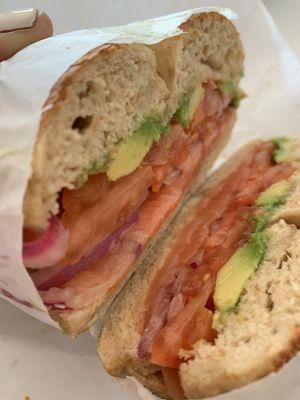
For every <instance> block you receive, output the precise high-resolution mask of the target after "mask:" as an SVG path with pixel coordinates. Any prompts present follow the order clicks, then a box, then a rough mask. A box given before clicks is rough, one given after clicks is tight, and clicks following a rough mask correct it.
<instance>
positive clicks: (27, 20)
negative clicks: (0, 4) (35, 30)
mask: <svg viewBox="0 0 300 400" xmlns="http://www.w3.org/2000/svg"><path fill="white" fill-rule="evenodd" d="M37 17H38V11H37V10H35V9H33V8H28V9H26V10H16V11H7V12H4V13H0V33H4V32H11V31H15V30H19V29H26V28H32V27H33V26H34V25H35V22H36V20H37Z"/></svg>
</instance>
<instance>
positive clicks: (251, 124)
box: [0, 0, 300, 400]
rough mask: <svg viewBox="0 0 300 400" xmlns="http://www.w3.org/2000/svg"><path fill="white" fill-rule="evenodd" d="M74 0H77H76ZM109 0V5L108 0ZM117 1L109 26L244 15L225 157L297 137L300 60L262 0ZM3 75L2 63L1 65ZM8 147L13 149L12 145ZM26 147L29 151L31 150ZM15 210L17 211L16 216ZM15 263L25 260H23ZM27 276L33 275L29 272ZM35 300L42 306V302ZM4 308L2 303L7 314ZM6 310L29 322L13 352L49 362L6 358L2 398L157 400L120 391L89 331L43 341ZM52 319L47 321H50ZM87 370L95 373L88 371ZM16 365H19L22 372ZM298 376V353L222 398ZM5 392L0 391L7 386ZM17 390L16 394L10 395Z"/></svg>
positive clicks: (296, 390)
mask: <svg viewBox="0 0 300 400" xmlns="http://www.w3.org/2000/svg"><path fill="white" fill-rule="evenodd" d="M45 3H46V2H45ZM69 3H70V2H69ZM73 3H74V1H73V0H72V4H73ZM96 3H97V4H98V3H99V7H101V4H102V6H103V5H104V2H102V3H101V2H99V1H97V2H94V5H95V4H96ZM105 3H106V4H108V3H107V2H105ZM112 3H113V2H112ZM112 3H110V4H109V5H107V8H105V7H103V12H101V13H98V15H99V19H101V18H102V22H103V21H105V23H106V22H107V24H109V23H110V22H111V20H110V19H109V18H107V16H111V15H113V13H114V11H113V10H116V11H117V12H118V14H117V18H116V19H118V18H119V20H121V21H122V23H123V22H125V20H135V19H137V18H140V17H141V16H142V17H144V16H149V15H155V14H156V15H163V14H164V13H166V12H175V11H178V10H182V9H185V8H192V7H196V6H201V5H213V4H215V5H219V6H227V7H230V8H231V9H233V10H234V11H236V12H237V13H238V15H239V19H238V20H237V22H236V23H237V25H238V27H239V29H240V31H241V34H242V38H243V42H244V45H245V48H246V56H247V60H246V77H245V78H244V79H243V83H242V86H243V88H244V89H245V90H246V91H247V93H248V96H249V97H248V99H246V100H244V102H243V104H242V107H241V109H240V110H239V121H238V123H237V125H236V128H235V131H234V136H233V139H232V141H231V145H230V146H228V147H227V149H226V150H225V152H224V154H223V157H226V155H228V154H229V153H230V152H232V151H233V150H234V149H235V148H236V147H237V146H239V145H240V144H242V142H246V141H249V140H251V139H252V138H254V137H265V138H266V139H267V138H269V137H272V136H274V135H283V134H287V135H295V134H297V133H299V132H300V112H299V110H300V82H299V79H300V66H299V62H298V60H297V59H296V58H295V56H294V55H293V53H291V51H290V50H289V48H288V46H287V45H286V43H285V42H284V40H283V38H282V36H281V35H280V33H279V32H278V30H277V29H276V27H275V26H274V23H273V21H272V20H271V18H270V16H269V15H268V13H267V12H266V10H265V9H264V7H263V6H262V4H261V3H260V2H259V1H257V0H247V1H245V0H244V1H243V0H228V1H222V0H220V1H218V0H216V1H210V0H209V1H198V0H160V1H158V0H147V1H142V0H126V7H125V6H123V7H122V6H121V3H119V2H116V3H115V5H114V4H112ZM117 3H118V5H117ZM51 4H53V2H51ZM76 4H77V2H76ZM89 4H91V2H89ZM291 12H292V11H291ZM151 13H152V14H151ZM75 18H76V14H75ZM77 18H78V23H80V9H78V13H77ZM116 19H115V20H116ZM115 20H114V21H115ZM48 61H49V57H48ZM1 75H2V67H1V68H0V76H1ZM2 87H3V85H2V80H0V132H1V133H0V151H1V156H0V182H1V185H0V189H1V191H0V216H1V215H3V214H2V212H5V213H7V220H6V222H5V223H6V225H7V226H6V228H9V226H10V224H13V223H14V222H15V221H17V220H18V219H20V215H19V214H17V213H16V210H17V209H18V206H17V201H16V198H17V197H18V196H19V195H20V196H22V191H23V189H22V188H20V193H15V196H16V198H15V197H14V196H12V197H11V198H10V201H7V200H6V204H7V205H9V206H10V207H8V208H7V209H6V208H4V207H3V203H2V200H3V197H2V195H1V192H2V188H3V189H5V190H7V193H9V190H11V189H12V188H11V186H10V183H9V182H8V180H7V179H4V178H5V174H6V173H10V172H9V171H8V170H7V169H5V168H4V169H2V159H3V158H4V154H2V149H3V142H2V140H3V139H2V128H3V126H2V125H3V123H2V118H3V114H4V112H3V111H2V107H3V104H2V101H1V97H2ZM7 95H8V96H9V95H10V93H9V92H7ZM14 123H15V124H16V126H19V125H20V124H21V122H19V121H14ZM16 143H17V144H18V147H17V149H19V148H22V149H24V148H25V150H24V151H23V153H22V156H21V155H20V154H19V155H18V156H17V157H16V158H14V160H16V161H18V162H20V164H21V163H22V162H23V163H24V159H26V157H28V153H26V145H28V143H26V141H25V143H23V138H22V135H18V140H16ZM22 146H23V147H22ZM10 150H11V151H15V149H14V148H12V149H10ZM27 151H28V152H30V149H29V150H27ZM6 157H9V155H6ZM5 164H6V165H7V168H8V169H10V164H9V162H7V160H6V161H5ZM14 173H15V175H12V177H14V176H17V175H18V174H19V173H21V178H22V179H21V182H23V180H24V179H27V176H28V173H29V172H28V170H27V169H25V170H23V169H22V168H21V167H20V171H18V168H16V171H15V172H14ZM2 185H3V186H2ZM7 196H8V194H7V195H5V197H6V198H7ZM14 215H15V217H13V216H14ZM1 219H2V218H1ZM1 219H0V221H1ZM3 226H4V225H1V223H0V232H1V233H3ZM19 228H20V227H19ZM19 228H18V229H19ZM12 229H14V228H12ZM0 237H1V239H2V242H3V243H5V246H8V247H9V242H10V238H12V237H13V238H14V240H16V241H17V244H16V242H15V243H13V246H16V245H17V246H21V243H20V240H21V238H20V236H18V235H14V236H13V235H12V233H11V232H10V230H9V229H8V230H7V231H5V236H2V234H1V235H0ZM13 246H12V247H13ZM17 261H18V262H19V261H20V260H17ZM1 263H2V261H1ZM1 268H2V267H1ZM23 278H24V279H25V280H28V278H27V277H23ZM18 279H19V277H18ZM27 283H28V282H27ZM27 283H26V284H27ZM0 286H1V284H0ZM30 300H31V299H30ZM36 304H37V305H39V303H36ZM4 306H5V305H3V307H1V308H2V314H3V312H4ZM7 310H8V312H10V314H9V315H11V316H12V321H10V322H11V325H12V326H13V327H15V330H17V329H18V317H19V318H20V320H21V324H23V325H26V326H27V328H26V335H25V337H23V336H24V335H23V334H21V333H20V334H18V335H17V336H13V337H14V340H13V341H11V343H12V344H11V346H10V352H11V353H14V351H15V355H17V353H18V354H20V353H21V354H23V355H25V354H26V357H25V359H23V363H26V362H27V360H29V362H30V360H31V363H34V362H35V361H36V358H35V356H34V351H35V349H38V351H39V354H40V355H41V356H42V358H43V360H44V361H45V363H42V362H41V360H39V361H37V362H36V366H32V365H28V367H25V366H24V368H23V369H21V368H19V370H18V366H17V367H14V366H13V365H12V366H8V365H7V363H6V364H5V359H4V363H3V364H2V363H1V365H3V367H2V369H4V365H7V371H10V375H7V376H12V379H11V390H10V391H8V392H7V395H6V396H5V397H4V398H7V399H9V400H11V399H12V400H17V399H18V400H19V399H20V398H21V397H20V394H21V393H23V392H21V391H20V390H19V387H21V388H23V389H24V388H28V390H27V389H26V390H27V392H24V395H25V394H27V393H28V394H32V396H33V397H32V400H35V399H42V400H50V399H51V400H52V399H53V398H57V399H58V400H60V399H64V400H71V399H72V400H81V399H82V398H87V399H88V400H96V399H105V400H106V399H114V400H117V399H121V398H122V399H125V398H126V399H131V400H133V399H140V398H143V399H148V400H149V399H153V396H152V395H151V394H149V393H148V392H147V391H146V390H145V389H144V388H142V387H141V386H140V385H138V389H137V385H136V383H135V382H134V380H132V379H131V380H126V381H125V380H124V381H122V387H123V389H124V388H125V390H126V392H125V393H124V391H123V390H118V388H117V387H116V386H115V384H114V383H113V381H112V380H111V379H110V378H109V377H108V376H106V375H105V374H104V372H103V371H102V369H101V368H100V367H99V368H98V367H97V365H98V363H97V361H96V357H97V356H96V354H94V351H93V350H92V349H93V348H94V346H95V344H94V343H93V345H92V346H91V343H90V340H93V339H92V338H90V339H89V340H87V337H84V339H82V338H80V340H79V342H77V344H76V345H75V344H74V346H73V345H72V346H68V344H67V342H66V340H65V338H61V339H59V338H58V336H57V334H56V332H52V331H51V330H50V329H49V328H48V327H45V332H46V333H43V334H42V337H43V339H40V338H41V333H38V332H37V331H38V330H39V328H38V325H37V324H36V322H35V321H32V324H31V325H30V324H28V325H27V324H25V322H26V318H25V317H24V316H22V315H21V316H20V315H19V314H18V312H17V310H11V307H10V306H8V307H7ZM42 315H45V314H42ZM41 319H42V317H41ZM47 322H48V323H49V321H47ZM29 326H32V327H34V329H30V327H29ZM3 329H4V328H2V331H3ZM4 332H6V331H4ZM0 333H1V332H0ZM55 334H56V335H55ZM43 335H44V336H43ZM11 336H12V332H11V331H10V330H9V328H7V333H6V336H5V335H4V336H3V335H1V338H2V337H3V340H4V339H5V340H6V341H7V342H9V343H10V338H11ZM28 344H29V346H30V349H29V350H28V351H27V347H28ZM57 347H58V348H59V352H57V351H55V349H56V348H57ZM14 349H15V350H14ZM22 349H24V350H22ZM58 353H59V354H58ZM21 364H22V361H21ZM21 364H19V366H20V365H21ZM43 364H47V365H43ZM81 364H82V365H81ZM9 368H10V369H9ZM89 368H90V371H88V369H89ZM97 368H98V370H97ZM2 369H1V371H2ZM16 371H19V374H18V373H16ZM27 371H28V372H27ZM95 372H96V373H95ZM98 372H99V373H98ZM24 373H25V374H26V378H25V379H27V381H26V382H24V381H23V379H22V377H23V378H24ZM22 374H23V375H22ZM299 374H300V363H299V358H295V359H293V360H292V361H291V362H290V363H288V364H287V366H286V367H284V368H283V369H282V370H281V371H280V372H279V373H278V374H273V375H270V376H269V377H267V378H265V379H263V380H261V381H258V382H256V383H254V384H252V385H250V386H248V387H246V388H244V389H241V390H237V391H233V392H231V393H229V394H226V395H223V396H218V399H220V400H225V399H226V400H229V399H232V400H257V399H259V400H270V399H272V400H273V399H274V400H282V399H284V400H299V398H300V383H299ZM44 376H47V378H48V379H46V380H45V379H43V377H44ZM59 377H63V378H62V379H61V381H59ZM57 382H61V389H59V388H58V387H57V386H56V385H55V383H57ZM84 383H86V385H84ZM84 386H86V387H84ZM0 393H1V394H2V392H0ZM5 393H6V392H5ZM12 393H14V394H15V395H13V396H11V397H10V395H11V394H12Z"/></svg>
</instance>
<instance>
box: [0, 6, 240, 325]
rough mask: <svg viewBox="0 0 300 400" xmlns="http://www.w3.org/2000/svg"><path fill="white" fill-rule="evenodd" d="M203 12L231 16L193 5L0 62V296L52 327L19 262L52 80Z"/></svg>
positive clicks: (71, 36)
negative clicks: (105, 50)
mask: <svg viewBox="0 0 300 400" xmlns="http://www.w3.org/2000/svg"><path fill="white" fill-rule="evenodd" d="M205 11H218V12H220V13H222V14H224V15H226V16H227V17H228V18H235V14H234V13H233V12H231V11H230V10H228V9H220V8H216V7H211V8H201V9H199V8H198V9H194V10H190V11H184V12H180V13H176V14H173V15H168V16H164V17H161V18H158V19H155V20H151V21H144V22H140V23H133V24H131V25H127V26H125V25H124V26H121V27H114V28H107V29H105V30H100V29H90V30H82V31H76V32H71V33H66V34H63V35H58V36H54V37H53V38H50V39H47V40H43V41H41V42H38V43H35V44H33V45H32V46H29V47H27V48H25V49H24V50H22V51H21V52H20V53H18V54H17V55H16V56H15V57H13V58H12V59H11V60H9V61H7V62H3V63H1V65H0V67H1V68H0V132H1V135H0V237H1V239H2V240H1V246H0V297H3V298H5V299H6V300H8V301H10V302H11V303H13V304H15V305H16V306H17V307H19V308H21V309H22V310H23V311H25V312H27V313H29V314H30V315H32V316H33V317H35V318H38V319H39V320H41V321H43V322H46V323H48V324H50V325H53V326H55V327H57V328H58V325H57V323H56V322H54V321H53V320H52V319H51V318H50V316H49V314H48V311H47V309H46V307H45V306H44V305H43V303H42V300H41V298H40V296H39V294H38V292H37V290H36V289H35V286H34V284H33V283H32V281H31V279H30V277H29V275H28V274H27V272H26V269H25V268H24V266H23V262H22V225H23V214H22V207H23V196H24V193H25V190H26V186H27V182H28V179H29V177H30V174H31V157H32V151H33V147H34V143H35V139H36V136H37V133H38V129H39V121H40V118H41V115H42V112H43V106H44V104H45V102H46V100H47V98H48V95H49V92H50V90H51V89H52V87H53V86H54V84H55V82H56V81H57V80H58V79H59V77H60V76H61V75H62V74H63V73H64V72H65V71H66V70H67V69H68V68H69V67H70V66H71V65H72V64H74V63H76V61H78V60H79V59H80V58H81V57H82V56H84V55H85V54H86V53H88V52H89V51H90V50H92V49H93V48H95V47H98V46H100V45H103V44H105V43H108V42H109V43H133V42H139V43H146V44H154V43H157V42H159V41H161V40H163V39H166V38H168V37H171V36H174V35H179V34H180V33H181V31H180V29H179V28H178V26H179V25H180V24H181V23H183V22H184V21H186V20H187V19H188V18H189V17H190V16H191V15H192V14H193V13H196V12H205ZM47 107H49V106H47ZM50 107H51V105H50Z"/></svg>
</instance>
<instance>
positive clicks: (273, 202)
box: [256, 180, 291, 211]
mask: <svg viewBox="0 0 300 400" xmlns="http://www.w3.org/2000/svg"><path fill="white" fill-rule="evenodd" d="M290 189H291V182H290V181H287V180H282V181H279V182H276V183H274V184H273V185H271V186H270V187H269V188H268V189H267V190H265V191H264V192H263V193H262V194H261V195H260V196H259V197H258V199H257V200H256V204H257V205H258V206H260V207H264V208H265V209H266V210H270V211H272V210H273V209H274V208H277V207H279V206H280V205H281V204H282V203H283V202H284V200H285V197H286V196H287V194H288V192H289V191H290Z"/></svg>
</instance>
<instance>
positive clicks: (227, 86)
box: [217, 75, 246, 108]
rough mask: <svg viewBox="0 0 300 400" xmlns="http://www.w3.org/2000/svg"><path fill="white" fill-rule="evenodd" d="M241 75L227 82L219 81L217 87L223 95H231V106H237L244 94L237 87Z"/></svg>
mask: <svg viewBox="0 0 300 400" xmlns="http://www.w3.org/2000/svg"><path fill="white" fill-rule="evenodd" d="M240 78H241V76H240V75H239V76H238V77H237V78H235V79H231V80H229V81H227V82H219V83H218V84H217V85H218V89H219V90H220V91H221V92H222V93H223V94H224V95H233V98H232V100H231V102H230V106H231V107H232V108H238V107H239V105H240V103H241V100H242V99H243V98H244V97H245V96H246V95H245V93H244V92H243V91H242V90H241V89H240V88H239V87H238V85H239V81H240Z"/></svg>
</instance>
